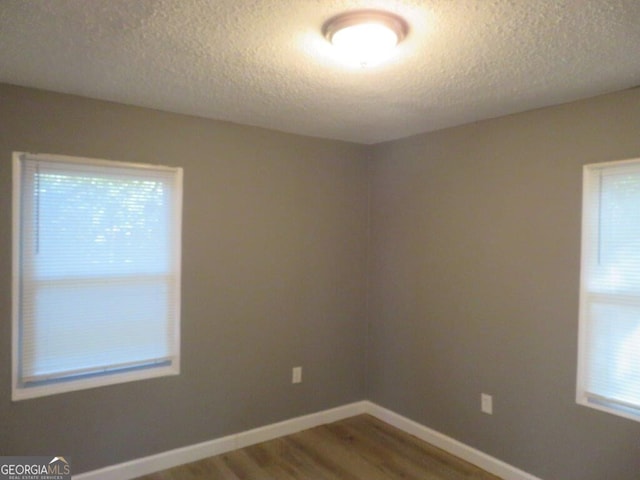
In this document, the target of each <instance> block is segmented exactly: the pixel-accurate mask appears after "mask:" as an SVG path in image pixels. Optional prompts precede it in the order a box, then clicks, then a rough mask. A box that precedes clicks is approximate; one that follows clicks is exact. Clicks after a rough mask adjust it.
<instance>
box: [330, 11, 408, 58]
mask: <svg viewBox="0 0 640 480" xmlns="http://www.w3.org/2000/svg"><path fill="white" fill-rule="evenodd" d="M408 31H409V25H408V24H407V22H406V21H405V20H404V19H403V18H402V17H399V16H398V15H395V14H393V13H389V12H383V11H379V10H358V11H354V12H347V13H343V14H341V15H337V16H335V17H333V18H331V19H329V20H328V21H327V22H326V23H325V24H324V26H323V27H322V33H323V34H324V36H325V38H326V39H327V40H329V42H331V43H332V44H333V45H334V46H335V47H337V48H339V50H340V52H341V55H343V57H344V58H345V59H346V60H347V61H349V62H350V63H356V64H357V65H361V66H363V67H364V66H368V65H374V64H376V63H379V62H380V61H382V60H384V59H386V58H388V56H389V55H390V54H391V52H392V51H393V49H394V48H395V46H396V45H397V44H398V43H399V42H400V41H402V39H403V38H404V37H406V36H407V33H408Z"/></svg>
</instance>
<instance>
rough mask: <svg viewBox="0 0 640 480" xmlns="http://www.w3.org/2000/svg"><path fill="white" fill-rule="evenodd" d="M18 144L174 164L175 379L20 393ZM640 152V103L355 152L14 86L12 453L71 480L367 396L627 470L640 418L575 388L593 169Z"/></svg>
mask: <svg viewBox="0 0 640 480" xmlns="http://www.w3.org/2000/svg"><path fill="white" fill-rule="evenodd" d="M14 150H24V151H32V152H49V153H60V154H68V155H78V156H89V157H97V158H109V159H116V160H124V161H136V162H149V163H160V164H168V165H176V166H182V167H184V169H185V197H184V233H183V235H184V238H183V312H182V322H183V323H182V337H183V338H182V354H183V357H182V374H181V375H180V376H177V377H167V378H160V379H153V380H146V381H141V382H133V383H129V384H123V385H118V386H110V387H103V388H98V389H93V390H85V391H81V392H73V393H66V394H61V395H55V396H51V397H45V398H40V399H34V400H27V401H22V402H16V403H12V402H11V400H10V390H9V385H10V353H11V348H10V330H11V329H10V305H11V289H10V272H11V161H10V159H11V152H12V151H14ZM638 156H640V90H632V91H627V92H620V93H617V94H613V95H607V96H602V97H598V98H595V99H591V100H587V101H583V102H576V103H572V104H567V105H563V106H558V107H553V108H547V109H543V110H538V111H533V112H528V113H524V114H520V115H514V116H510V117H505V118H500V119H495V120H489V121H484V122H479V123H476V124H472V125H467V126H463V127H458V128H452V129H448V130H444V131H440V132H435V133H430V134H424V135H419V136H416V137H412V138H408V139H404V140H399V141H396V142H389V143H384V144H379V145H375V146H372V147H364V146H358V145H353V144H348V143H343V142H334V141H328V140H319V139H313V138H307V137H300V136H295V135H287V134H283V133H277V132H273V131H267V130H262V129H257V128H250V127H243V126H238V125H233V124H229V123H225V122H215V121H209V120H204V119H198V118H193V117H187V116H180V115H173V114H167V113H161V112H156V111H151V110H146V109H140V108H134V107H126V106H122V105H117V104H112V103H107V102H100V101H94V100H88V99H83V98H79V97H73V96H66V95H60V94H53V93H47V92H41V91H36V90H31V89H23V88H18V87H13V86H7V85H0V159H1V160H0V318H2V320H1V321H0V454H4V455H11V454H25V453H27V454H43V455H49V454H54V453H55V454H65V455H70V456H72V457H73V461H74V465H75V470H76V472H81V471H86V470H91V469H95V468H99V467H102V466H105V465H111V464H115V463H119V462H122V461H126V460H129V459H133V458H138V457H141V456H145V455H149V454H153V453H158V452H162V451H165V450H168V449H171V448H176V447H179V446H183V445H189V444H193V443H196V442H200V441H204V440H209V439H212V438H216V437H219V436H223V435H226V434H230V433H233V432H238V431H242V430H246V429H248V428H252V427H256V426H259V425H264V424H268V423H272V422H275V421H278V420H283V419H286V418H291V417H294V416H297V415H302V414H305V413H310V412H314V411H318V410H322V409H326V408H330V407H333V406H336V405H342V404H345V403H348V402H351V401H355V400H361V399H364V398H370V399H372V400H373V401H375V402H377V403H379V404H381V405H383V406H385V407H388V408H391V409H393V410H395V411H397V412H399V413H401V414H403V415H406V416H408V417H410V418H412V419H414V420H416V421H418V422H421V423H423V424H425V425H427V426H429V427H432V428H434V429H436V430H439V431H441V432H443V433H445V434H447V435H450V436H452V437H454V438H456V439H458V440H460V441H462V442H465V443H467V444H469V445H471V446H474V447H476V448H479V449H480V450H482V451H485V452H487V453H488V454H490V455H493V456H495V457H497V458H500V459H502V460H504V461H506V462H508V463H511V464H513V465H515V466H517V467H519V468H522V469H524V470H526V471H529V472H531V473H533V474H536V475H538V476H540V477H541V478H543V479H545V480H602V479H605V478H606V479H612V480H614V479H615V480H637V477H638V471H640V423H636V422H632V421H630V420H625V419H621V418H617V417H614V416H611V415H608V414H604V413H600V412H596V411H594V410H591V409H587V408H585V407H579V406H577V405H576V404H575V401H574V395H575V386H574V385H575V373H576V353H577V352H576V348H577V344H576V342H577V321H578V320H577V315H578V311H577V309H578V275H579V248H580V192H581V166H582V165H583V164H584V163H590V162H600V161H605V160H617V159H623V158H632V157H638ZM369 157H370V158H371V159H370V161H368V158H369ZM368 197H370V198H368ZM368 202H370V204H371V205H370V208H369V209H368ZM368 239H369V242H368ZM368 250H369V251H368ZM367 257H368V258H367ZM367 265H368V267H367ZM367 268H369V277H368V278H367ZM367 283H368V284H369V285H370V287H369V289H368V290H369V291H368V292H367ZM367 297H368V299H367ZM367 302H368V304H369V313H368V321H367V307H366V305H367ZM365 342H368V346H367V345H366V343H365ZM367 352H368V353H367ZM365 355H368V361H366V362H365ZM294 365H302V366H303V367H304V382H303V383H302V384H301V385H291V383H290V375H291V370H290V369H291V367H292V366H294ZM365 382H366V385H365ZM480 392H486V393H490V394H492V395H494V408H495V414H494V415H493V416H487V415H484V414H481V413H480V411H479V396H480Z"/></svg>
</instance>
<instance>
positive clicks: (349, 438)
mask: <svg viewBox="0 0 640 480" xmlns="http://www.w3.org/2000/svg"><path fill="white" fill-rule="evenodd" d="M198 479H212V480H471V479H473V480H500V479H499V478H498V477H496V476H494V475H491V474H489V473H487V472H485V471H484V470H481V469H479V468H478V467H475V466H473V465H471V464H469V463H467V462H465V461H463V460H461V459H459V458H457V457H455V456H453V455H450V454H448V453H446V452H444V451H442V450H440V449H438V448H436V447H434V446H432V445H429V444H428V443H426V442H423V441H422V440H419V439H418V438H416V437H414V436H412V435H409V434H407V433H405V432H403V431H401V430H398V429H397V428H395V427H392V426H390V425H388V424H386V423H384V422H382V421H380V420H378V419H376V418H375V417H372V416H370V415H358V416H356V417H351V418H347V419H346V420H341V421H338V422H334V423H330V424H326V425H321V426H319V427H315V428H311V429H309V430H304V431H302V432H299V433H295V434H293V435H288V436H286V437H281V438H277V439H275V440H270V441H267V442H263V443H258V444H256V445H252V446H249V447H246V448H242V449H240V450H235V451H232V452H228V453H224V454H222V455H217V456H215V457H210V458H206V459H204V460H200V461H197V462H193V463H189V464H186V465H182V466H179V467H175V468H171V469H169V470H164V471H162V472H158V473H154V474H151V475H147V476H145V477H140V479H139V480H198Z"/></svg>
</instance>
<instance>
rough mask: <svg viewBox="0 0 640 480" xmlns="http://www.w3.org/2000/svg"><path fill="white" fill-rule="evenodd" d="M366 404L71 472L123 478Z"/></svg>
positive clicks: (356, 411)
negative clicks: (102, 466)
mask: <svg viewBox="0 0 640 480" xmlns="http://www.w3.org/2000/svg"><path fill="white" fill-rule="evenodd" d="M368 408H369V402H364V401H362V402H355V403H350V404H347V405H343V406H340V407H336V408H332V409H329V410H323V411H321V412H317V413H312V414H309V415H303V416H301V417H296V418H292V419H289V420H285V421H283V422H278V423H273V424H271V425H267V426H264V427H259V428H255V429H252V430H247V431H245V432H240V433H235V434H233V435H228V436H226V437H222V438H217V439H215V440H210V441H207V442H202V443H198V444H195V445H189V446H186V447H182V448H177V449H175V450H169V451H168V452H163V453H159V454H157V455H151V456H148V457H144V458H139V459H135V460H131V461H129V462H124V463H120V464H118V465H112V466H109V467H105V468H101V469H99V470H93V471H91V472H87V473H82V474H79V475H74V476H73V480H122V479H124V478H136V477H140V476H142V475H148V474H150V473H153V472H157V471H160V470H165V469H167V468H172V467H176V466H178V465H182V464H185V463H189V462H195V461H197V460H202V459H203V458H207V457H211V456H213V455H220V454H221V453H226V452H230V451H232V450H236V449H238V448H243V447H247V446H249V445H253V444H255V443H260V442H265V441H267V440H272V439H274V438H278V437H283V436H285V435H291V434H292V433H296V432H299V431H302V430H306V429H308V428H313V427H316V426H318V425H323V424H325V423H331V422H336V421H338V420H342V419H344V418H349V417H353V416H354V415H360V414H362V413H366V412H367V409H368Z"/></svg>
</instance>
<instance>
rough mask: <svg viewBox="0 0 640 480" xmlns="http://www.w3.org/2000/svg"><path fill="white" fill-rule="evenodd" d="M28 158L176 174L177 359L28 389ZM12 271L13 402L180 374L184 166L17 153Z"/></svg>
mask: <svg viewBox="0 0 640 480" xmlns="http://www.w3.org/2000/svg"><path fill="white" fill-rule="evenodd" d="M25 156H27V157H29V158H31V159H42V160H43V161H47V162H61V163H75V164H79V165H91V166H114V167H126V168H132V169H138V170H149V171H170V172H173V173H174V174H175V179H174V182H175V183H174V186H175V187H176V192H177V195H175V198H174V203H173V208H174V210H175V211H176V212H177V213H178V214H177V215H176V217H177V218H175V219H174V220H175V222H174V225H173V227H174V228H175V229H176V237H175V244H174V245H175V248H176V252H174V256H173V258H174V270H175V272H176V273H175V277H176V278H175V283H176V285H177V287H178V295H177V299H175V302H174V309H175V319H176V320H175V324H174V325H173V327H174V332H173V339H174V342H175V345H174V349H175V356H174V357H173V358H172V359H171V360H169V361H167V362H161V363H158V364H157V365H153V364H149V365H144V366H142V367H134V368H130V369H119V370H115V371H112V372H109V369H108V368H107V369H105V371H103V372H101V373H94V374H91V375H84V376H83V375H78V376H77V377H75V378H74V377H71V378H70V377H67V378H65V379H63V380H52V381H49V382H46V381H45V382H40V383H39V384H37V385H31V386H24V385H23V384H22V383H21V378H20V348H21V343H20V331H21V325H20V322H21V319H20V309H21V302H20V295H21V258H22V245H21V235H22V232H21V213H22V212H21V195H22V189H23V186H22V173H23V170H24V168H23V165H22V159H23V158H24V157H25ZM12 160H13V165H12V167H13V168H12V269H11V276H12V281H11V288H12V291H11V297H12V306H11V317H12V320H11V387H12V388H11V399H12V401H19V400H26V399H30V398H37V397H43V396H48V395H55V394H59V393H65V392H72V391H78V390H84V389H89V388H96V387H101V386H107V385H115V384H120V383H127V382H132V381H137V380H144V379H151V378H157V377H163V376H171V375H178V374H179V373H180V357H181V355H180V345H181V340H180V324H181V318H180V313H181V294H180V289H181V284H182V282H181V252H182V246H181V238H182V196H183V170H182V168H180V167H168V166H162V165H151V164H143V163H134V162H122V161H112V160H102V159H95V158H86V157H75V156H68V155H58V154H41V153H28V152H13V155H12Z"/></svg>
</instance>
